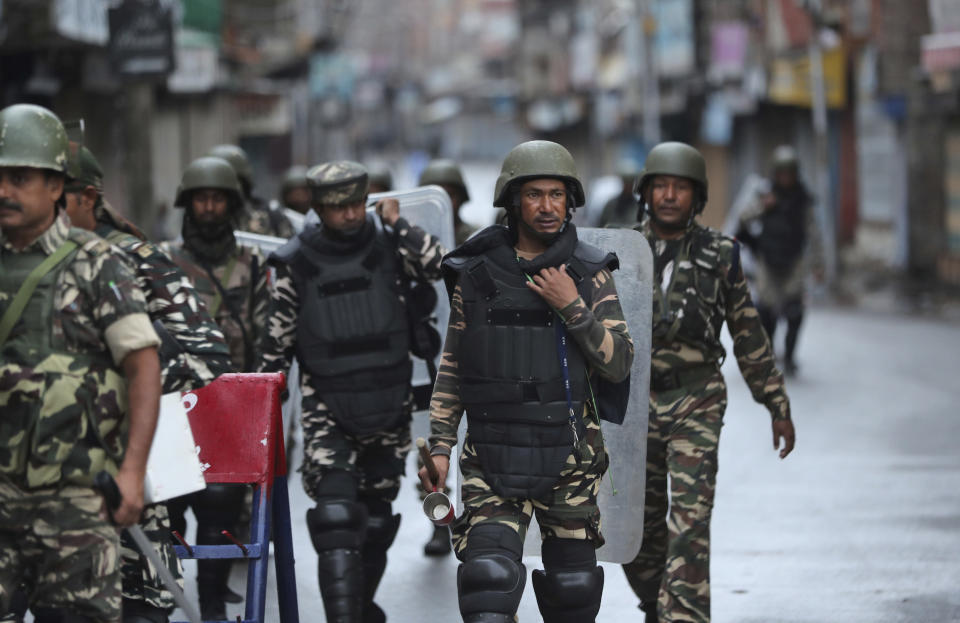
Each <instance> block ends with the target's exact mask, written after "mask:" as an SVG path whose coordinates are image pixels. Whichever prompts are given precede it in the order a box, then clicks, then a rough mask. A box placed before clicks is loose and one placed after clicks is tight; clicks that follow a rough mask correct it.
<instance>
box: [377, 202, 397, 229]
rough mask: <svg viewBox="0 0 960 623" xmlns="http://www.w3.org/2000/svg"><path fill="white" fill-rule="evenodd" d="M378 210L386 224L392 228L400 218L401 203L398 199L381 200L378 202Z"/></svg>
mask: <svg viewBox="0 0 960 623" xmlns="http://www.w3.org/2000/svg"><path fill="white" fill-rule="evenodd" d="M376 210H377V214H379V215H380V218H382V219H383V222H384V224H386V225H389V226H390V227H393V225H394V223H396V222H397V219H398V218H400V202H399V201H397V200H396V199H381V200H380V201H378V202H377V205H376Z"/></svg>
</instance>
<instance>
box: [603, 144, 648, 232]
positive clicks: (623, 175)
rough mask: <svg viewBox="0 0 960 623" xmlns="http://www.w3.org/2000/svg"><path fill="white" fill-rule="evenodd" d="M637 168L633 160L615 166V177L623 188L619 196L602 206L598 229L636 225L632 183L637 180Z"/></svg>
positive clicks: (634, 196)
mask: <svg viewBox="0 0 960 623" xmlns="http://www.w3.org/2000/svg"><path fill="white" fill-rule="evenodd" d="M639 168H640V167H638V166H637V163H636V162H634V161H633V160H622V161H620V163H619V164H618V165H617V176H619V177H620V182H621V183H622V184H623V186H622V187H621V189H620V194H619V195H617V196H616V197H612V198H611V199H610V200H609V201H607V203H606V205H604V206H603V212H602V213H601V214H600V223H599V226H600V227H633V226H634V225H636V224H637V197H636V195H634V194H633V181H634V180H635V179H636V178H637V170H638V169H639Z"/></svg>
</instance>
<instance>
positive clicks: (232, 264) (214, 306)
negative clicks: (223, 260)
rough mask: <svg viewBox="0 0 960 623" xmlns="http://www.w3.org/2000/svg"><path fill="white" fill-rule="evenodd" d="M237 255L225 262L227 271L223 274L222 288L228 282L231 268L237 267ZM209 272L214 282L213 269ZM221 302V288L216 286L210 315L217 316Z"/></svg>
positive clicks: (231, 272) (231, 271) (231, 273)
mask: <svg viewBox="0 0 960 623" xmlns="http://www.w3.org/2000/svg"><path fill="white" fill-rule="evenodd" d="M237 257H238V256H237V255H234V256H233V257H231V258H230V262H229V263H228V264H227V271H226V272H225V273H224V275H223V284H224V285H223V286H222V287H223V288H225V287H227V285H228V284H229V283H230V277H231V275H233V269H234V268H236V267H237ZM209 273H210V278H211V279H213V280H214V281H215V282H216V281H217V278H216V277H215V276H214V274H213V271H212V270H211V271H209ZM221 303H223V290H222V288H217V293H216V295H215V296H214V297H213V303H211V305H210V316H211V317H212V318H216V317H217V312H218V311H219V310H220V304H221Z"/></svg>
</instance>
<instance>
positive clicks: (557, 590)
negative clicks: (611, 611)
mask: <svg viewBox="0 0 960 623" xmlns="http://www.w3.org/2000/svg"><path fill="white" fill-rule="evenodd" d="M542 553H543V566H544V567H545V568H546V571H540V570H539V569H538V570H536V571H534V572H533V591H534V593H536V595H537V605H538V606H539V608H540V614H542V615H543V620H544V621H546V622H549V623H590V622H592V621H594V620H595V619H596V617H597V614H598V613H599V612H600V598H601V596H602V595H603V568H602V567H598V566H597V553H596V549H595V548H594V545H593V543H592V542H591V541H581V540H575V539H547V540H545V541H544V542H543V550H542Z"/></svg>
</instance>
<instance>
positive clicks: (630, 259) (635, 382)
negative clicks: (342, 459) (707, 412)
mask: <svg viewBox="0 0 960 623" xmlns="http://www.w3.org/2000/svg"><path fill="white" fill-rule="evenodd" d="M577 234H578V236H579V238H580V239H581V240H583V241H584V242H589V243H590V244H592V245H594V246H597V247H599V248H601V249H603V250H604V251H613V252H615V253H616V254H617V256H618V257H619V258H620V269H619V270H617V271H616V272H614V281H615V282H616V284H617V294H618V296H619V298H620V306H621V307H622V308H623V313H624V316H625V318H626V320H627V328H628V329H629V331H630V337H631V338H633V349H634V358H633V367H632V369H631V371H630V402H629V406H628V408H627V415H626V417H625V418H624V421H623V424H621V425H617V424H612V423H610V422H606V421H601V423H600V428H601V430H602V431H603V438H604V442H605V443H606V446H607V452H608V453H609V455H610V468H609V469H608V470H607V474H606V476H604V478H603V483H602V485H601V487H600V497H599V504H600V517H601V521H602V531H603V536H604V538H605V539H606V543H605V544H604V546H603V547H601V548H600V549H599V550H597V559H598V560H602V561H606V562H613V563H620V564H622V563H626V562H630V561H632V560H633V559H634V558H635V557H636V555H637V553H638V552H639V551H640V541H641V539H642V537H643V497H644V491H645V487H644V484H645V483H644V476H645V474H646V460H647V417H648V413H649V391H650V340H651V337H652V324H651V310H652V304H653V254H652V253H651V251H650V245H649V244H648V243H647V240H646V238H644V237H643V234H641V233H640V232H638V231H634V230H632V229H598V228H593V227H584V228H578V229H577ZM465 433H466V421H465V419H464V420H461V422H460V429H459V432H458V439H459V440H460V441H461V443H460V444H458V445H459V447H460V448H461V449H462V448H463V444H462V441H463V437H464V435H465ZM460 479H461V474H460V462H459V461H457V484H458V485H459V483H460ZM456 505H457V515H459V514H461V513H462V512H463V503H462V501H461V500H460V499H459V497H458V498H457V500H456ZM536 521H537V520H536V518H534V519H533V521H531V524H530V530H529V531H528V533H527V539H526V541H525V543H524V554H525V555H528V556H539V555H540V544H541V538H540V529H539V527H536Z"/></svg>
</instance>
